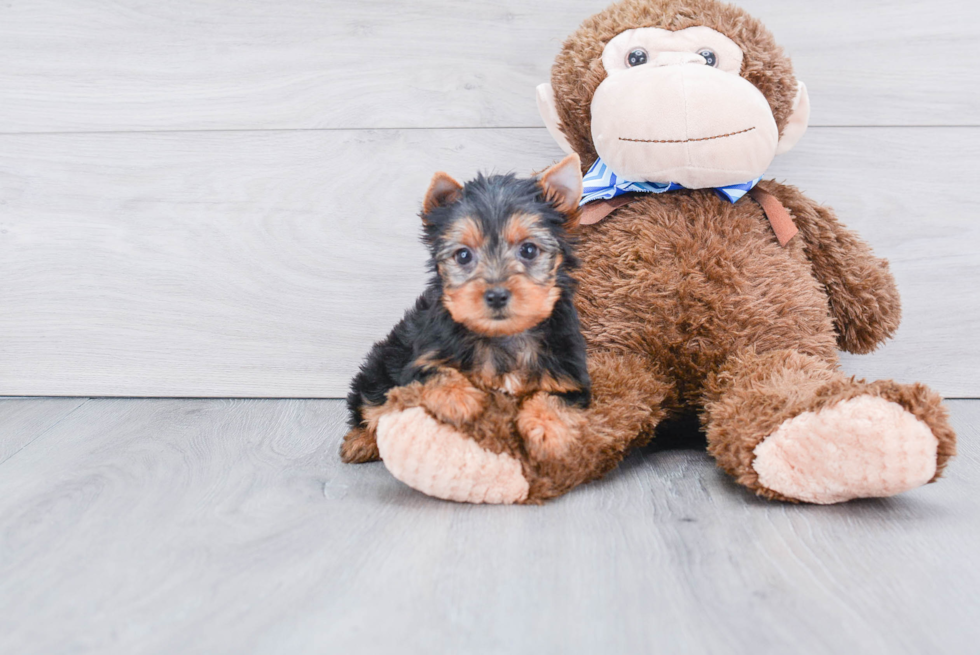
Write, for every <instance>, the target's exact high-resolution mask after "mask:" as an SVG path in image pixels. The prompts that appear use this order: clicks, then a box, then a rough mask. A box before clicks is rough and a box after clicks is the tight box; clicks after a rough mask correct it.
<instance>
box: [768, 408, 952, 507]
mask: <svg viewBox="0 0 980 655" xmlns="http://www.w3.org/2000/svg"><path fill="white" fill-rule="evenodd" d="M938 443H939V441H938V439H937V438H936V436H935V435H934V434H933V432H932V430H931V429H930V427H929V426H928V425H927V424H926V423H924V422H923V421H922V420H920V419H918V418H916V416H914V415H913V414H912V413H910V412H908V411H906V410H905V409H904V408H903V407H902V406H901V405H899V404H898V403H895V402H890V401H888V400H886V399H885V398H881V397H878V396H872V395H862V396H857V397H855V398H851V399H850V400H844V401H842V402H839V403H837V404H835V405H830V406H828V407H824V408H822V409H820V410H817V411H810V412H803V413H802V414H798V415H797V416H794V417H793V418H790V419H787V420H785V421H783V422H782V423H781V424H780V425H779V427H778V428H777V429H776V430H775V432H773V433H772V434H770V435H769V436H768V437H766V439H764V440H763V441H762V442H761V443H759V445H757V446H756V447H755V451H754V453H755V460H754V461H753V463H752V467H753V468H754V469H755V471H756V473H758V476H759V483H760V484H761V485H762V486H764V487H766V488H768V489H771V490H773V491H776V492H778V493H779V494H781V495H783V496H785V497H787V498H791V499H796V500H801V501H804V502H809V503H818V504H830V503H839V502H843V501H846V500H851V499H853V498H872V497H882V496H893V495H895V494H899V493H902V492H903V491H908V490H909V489H914V488H915V487H918V486H920V485H923V484H925V483H926V482H929V481H930V480H932V479H933V477H934V476H935V475H936V465H937V447H938Z"/></svg>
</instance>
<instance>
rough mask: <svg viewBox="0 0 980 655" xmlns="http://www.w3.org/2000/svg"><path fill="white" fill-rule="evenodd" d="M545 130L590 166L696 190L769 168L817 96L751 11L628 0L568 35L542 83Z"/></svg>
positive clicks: (801, 128) (700, 1) (698, 2)
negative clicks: (808, 90)
mask: <svg viewBox="0 0 980 655" xmlns="http://www.w3.org/2000/svg"><path fill="white" fill-rule="evenodd" d="M538 107H539V109H540V110H541V115H542V117H543V118H544V120H545V124H546V125H547V126H548V130H549V132H551V134H552V136H554V137H555V139H556V140H557V141H558V143H559V144H560V145H561V146H562V148H563V149H564V150H565V151H566V152H576V153H578V154H579V155H580V157H581V159H582V161H583V162H584V163H585V164H586V167H587V166H589V165H591V164H592V163H593V162H594V161H595V158H596V156H597V155H598V156H599V157H601V158H602V160H603V161H604V162H605V164H606V165H607V166H608V167H609V168H610V169H612V171H613V172H614V173H616V175H617V176H618V177H620V178H623V179H624V180H629V181H633V182H660V183H667V182H676V183H678V184H681V185H683V186H685V187H688V188H692V189H703V188H710V187H720V186H728V185H732V184H742V183H745V182H748V181H750V180H753V179H755V178H757V177H760V176H762V175H763V174H764V173H765V171H766V169H767V168H768V167H769V165H770V164H771V162H772V159H773V157H774V156H775V155H777V154H781V153H783V152H786V151H788V150H789V149H790V148H792V147H793V145H795V143H796V142H797V141H798V140H799V139H800V137H802V136H803V133H804V132H805V131H806V126H807V123H808V121H809V113H810V105H809V100H808V98H807V94H806V87H805V86H804V85H803V84H802V83H801V82H799V81H798V80H796V78H795V76H794V75H793V68H792V64H791V62H790V60H789V58H787V57H786V55H785V54H784V53H783V51H782V49H781V48H780V47H779V46H778V45H777V44H776V42H775V40H774V39H773V37H772V34H770V33H769V32H768V30H766V29H765V27H764V26H763V25H762V24H761V23H760V22H759V21H758V20H756V19H754V18H753V17H752V16H750V15H749V14H747V13H746V12H745V11H744V10H742V9H740V8H739V7H736V6H734V5H731V4H726V3H723V2H716V1H714V0H621V1H620V2H618V3H616V4H613V5H611V6H609V7H608V8H607V9H605V10H604V11H602V12H600V13H599V14H596V15H595V16H593V17H591V18H589V19H588V20H586V21H585V22H584V23H583V24H582V26H581V27H580V28H579V29H578V31H577V32H576V33H575V34H573V35H572V36H571V37H569V39H567V40H566V42H565V44H564V46H563V47H562V51H561V53H560V54H559V55H558V58H557V60H556V61H555V66H554V68H553V69H552V83H551V84H542V85H540V86H539V87H538Z"/></svg>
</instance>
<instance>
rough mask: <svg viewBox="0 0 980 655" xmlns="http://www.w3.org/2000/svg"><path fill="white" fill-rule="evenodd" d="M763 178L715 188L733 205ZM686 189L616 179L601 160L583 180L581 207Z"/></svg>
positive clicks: (598, 160)
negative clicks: (629, 194) (632, 194)
mask: <svg viewBox="0 0 980 655" xmlns="http://www.w3.org/2000/svg"><path fill="white" fill-rule="evenodd" d="M761 179H762V177H761V176H760V177H757V178H756V179H754V180H752V181H750V182H745V183H744V184H732V185H730V186H721V187H715V193H717V194H718V195H719V196H721V197H722V198H725V199H726V200H728V201H729V202H731V203H735V202H737V201H738V200H739V199H740V198H741V197H742V196H744V195H745V194H746V193H748V192H749V191H750V190H751V189H752V187H754V186H755V185H756V184H758V183H759V180H761ZM684 188H686V187H683V186H681V185H680V184H677V183H676V182H668V183H666V184H662V183H660V182H630V181H628V180H622V179H620V178H618V177H616V174H615V173H613V172H612V169H611V168H609V167H608V166H606V164H605V163H603V161H602V160H601V159H596V160H595V163H594V164H592V168H590V169H589V172H588V173H586V174H585V177H584V178H583V179H582V202H580V203H579V205H580V206H581V205H585V204H588V203H590V202H592V201H594V200H611V199H612V198H615V197H616V196H621V195H623V194H626V193H666V192H667V191H677V190H678V189H684Z"/></svg>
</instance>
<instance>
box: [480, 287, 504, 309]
mask: <svg viewBox="0 0 980 655" xmlns="http://www.w3.org/2000/svg"><path fill="white" fill-rule="evenodd" d="M483 300H484V301H485V302H486V303H487V306H488V307H490V308H491V309H501V308H503V307H504V305H506V304H507V302H508V301H509V300H510V291H508V290H507V289H504V288H503V287H494V288H492V289H490V290H488V291H487V292H486V293H485V294H483Z"/></svg>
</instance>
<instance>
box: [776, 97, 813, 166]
mask: <svg viewBox="0 0 980 655" xmlns="http://www.w3.org/2000/svg"><path fill="white" fill-rule="evenodd" d="M796 85H797V86H796V98H795V99H794V100H793V113H792V114H790V116H789V120H788V121H786V126H785V127H783V135H782V136H781V137H779V143H777V144H776V154H777V155H781V154H783V153H784V152H789V151H790V150H791V149H792V148H793V146H795V145H796V143H797V141H799V140H800V139H801V138H803V133H804V132H806V128H807V126H808V125H809V124H810V96H809V95H808V94H807V92H806V84H804V83H803V82H799V81H798V82H797V83H796Z"/></svg>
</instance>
